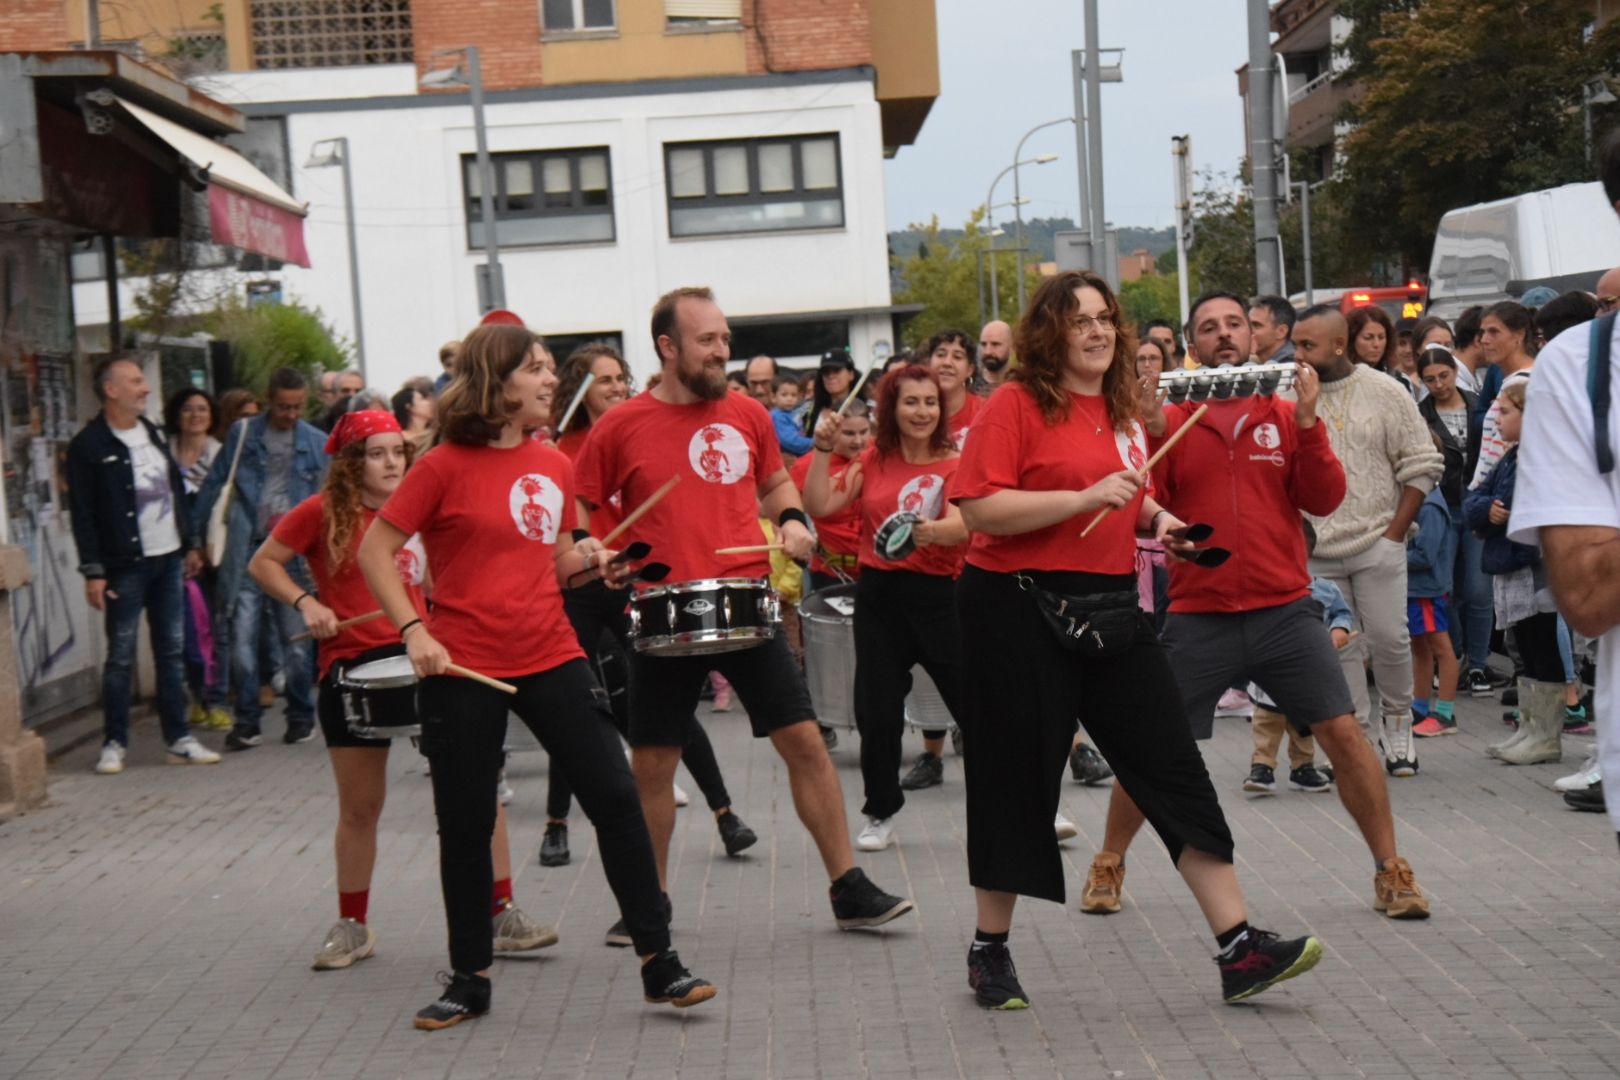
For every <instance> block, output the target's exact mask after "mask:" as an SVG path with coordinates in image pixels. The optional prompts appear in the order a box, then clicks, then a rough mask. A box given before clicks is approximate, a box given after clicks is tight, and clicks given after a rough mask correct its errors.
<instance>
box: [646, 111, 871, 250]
mask: <svg viewBox="0 0 1620 1080" xmlns="http://www.w3.org/2000/svg"><path fill="white" fill-rule="evenodd" d="M664 166H665V173H666V176H667V177H668V183H667V187H668V191H669V233H670V235H671V236H705V235H710V234H713V233H739V232H778V231H783V230H788V229H823V228H838V227H841V226H842V225H843V224H844V188H843V183H842V181H841V179H840V176H841V173H840V168H839V160H838V136H837V135H836V134H827V135H797V136H793V137H790V138H780V139H735V140H730V141H727V142H701V143H666V144H665V146H664Z"/></svg>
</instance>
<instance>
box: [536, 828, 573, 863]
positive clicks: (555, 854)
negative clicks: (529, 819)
mask: <svg viewBox="0 0 1620 1080" xmlns="http://www.w3.org/2000/svg"><path fill="white" fill-rule="evenodd" d="M540 865H541V866H567V865H568V822H566V821H548V822H546V835H545V839H543V840H541V841H540Z"/></svg>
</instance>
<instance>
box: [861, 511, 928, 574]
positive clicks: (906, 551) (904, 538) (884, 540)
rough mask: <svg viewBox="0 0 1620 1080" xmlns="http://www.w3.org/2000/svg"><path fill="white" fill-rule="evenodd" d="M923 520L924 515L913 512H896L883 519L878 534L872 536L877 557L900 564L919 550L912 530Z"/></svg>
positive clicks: (873, 548)
mask: <svg viewBox="0 0 1620 1080" xmlns="http://www.w3.org/2000/svg"><path fill="white" fill-rule="evenodd" d="M921 520H922V515H920V514H917V513H915V512H914V511H911V510H896V511H895V512H894V513H892V514H890V515H889V516H888V517H886V518H884V519H883V524H882V525H879V526H878V528H877V532H876V533H874V534H873V535H872V550H874V551H876V552H877V557H878V558H880V559H884V560H886V561H888V562H900V561H901V560H902V559H904V558H905V557H906V556H908V555H910V554H911V553H912V552H913V551H916V550H917V541H916V540H915V539H913V537H912V535H911V533H912V528H913V526H915V525H916V524H917V522H919V521H921Z"/></svg>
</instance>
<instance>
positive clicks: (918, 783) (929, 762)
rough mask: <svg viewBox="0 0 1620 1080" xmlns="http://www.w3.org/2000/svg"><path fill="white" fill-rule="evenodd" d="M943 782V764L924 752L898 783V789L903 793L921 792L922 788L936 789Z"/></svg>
mask: <svg viewBox="0 0 1620 1080" xmlns="http://www.w3.org/2000/svg"><path fill="white" fill-rule="evenodd" d="M944 782H945V763H944V762H943V761H941V760H940V759H939V758H938V757H937V756H936V755H934V754H930V753H929V752H928V751H926V750H924V751H923V752H922V753H921V754H919V755H918V756H917V761H916V764H914V765H912V766H911V771H910V772H908V773H906V775H905V778H904V779H902V780H901V781H900V787H901V789H902V790H904V791H921V790H922V789H923V788H931V787H938V786H939V785H941V784H943V783H944Z"/></svg>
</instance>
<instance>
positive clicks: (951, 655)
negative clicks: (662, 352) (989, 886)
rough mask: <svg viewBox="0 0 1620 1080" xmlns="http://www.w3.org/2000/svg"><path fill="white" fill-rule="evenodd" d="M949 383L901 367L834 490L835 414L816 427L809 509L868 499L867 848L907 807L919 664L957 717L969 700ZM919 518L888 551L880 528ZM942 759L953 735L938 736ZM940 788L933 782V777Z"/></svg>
mask: <svg viewBox="0 0 1620 1080" xmlns="http://www.w3.org/2000/svg"><path fill="white" fill-rule="evenodd" d="M943 397H944V395H943V394H941V392H940V389H939V380H938V379H936V378H935V377H934V376H933V375H932V374H931V373H930V372H929V370H928V369H927V368H925V367H922V366H921V365H919V364H912V365H910V366H909V367H903V368H900V369H899V370H898V371H896V372H894V373H893V374H892V375H890V376H889V377H888V378H886V379H884V380H883V384H882V386H881V387H880V388H879V390H878V402H877V438H876V439H875V440H874V441H873V444H872V445H871V446H869V447H867V448H866V449H865V450H864V451H862V452H861V456H860V457H859V458H857V459H856V461H855V463H854V464H853V465H851V466H850V467H849V470H848V471H847V472H846V473H844V476H843V480H844V483H843V484H842V486H841V487H835V486H834V484H833V480H832V476H831V474H830V471H829V469H828V462H829V461H830V459H831V458H832V451H833V442H834V439H835V438H836V437H837V434H838V423H837V418H836V417H834V416H828V417H824V418H823V419H822V421H821V423H820V425H818V426H817V428H816V432H815V447H814V450H813V452H812V460H811V465H810V473H809V475H808V476H807V477H806V478H805V484H804V505H805V509H806V510H808V511H809V512H810V513H811V514H812V515H817V514H820V515H823V516H825V515H828V514H836V513H838V512H839V511H841V510H843V509H844V508H845V507H847V506H850V505H851V504H858V505H859V506H860V514H861V531H860V540H859V542H858V543H857V548H856V550H857V551H858V552H859V557H860V565H861V576H860V578H859V579H858V580H857V582H856V585H855V726H856V727H857V728H858V729H859V730H860V733H861V780H862V781H863V783H864V784H865V788H866V805H865V806H863V807H862V808H861V813H863V814H865V815H866V827H865V828H863V829H862V830H861V832H860V835H859V836H857V837H856V838H855V846H856V847H857V848H859V849H861V850H862V851H882V850H883V849H884V848H886V847H888V846H889V842H890V839H891V837H892V834H893V831H894V815H895V814H897V813H899V812H900V808H901V807H902V806H904V805H905V801H906V797H905V794H904V793H903V792H902V791H901V785H900V739H901V735H902V734H903V733H904V731H905V712H906V695H907V694H908V693H910V692H911V669H912V666H913V665H916V664H921V665H922V667H923V670H924V671H926V672H928V677H929V678H931V679H933V680H934V685H935V686H937V687H938V688H939V693H940V697H941V698H943V699H944V701H945V705H946V707H947V708H948V709H950V711H951V716H952V717H955V716H956V714H957V711H958V707H959V704H960V702H959V694H958V688H959V687H960V685H961V675H960V654H959V652H958V649H959V647H960V639H959V636H958V634H957V632H956V613H955V608H954V606H953V601H952V595H953V593H954V591H955V587H956V575H957V574H958V573H959V572H960V571H961V569H962V552H963V548H964V545H965V544H966V543H967V527H966V526H965V525H963V524H962V514H961V511H959V510H957V508H956V507H955V506H954V505H952V504H951V503H950V501H949V500H948V499H947V498H946V493H947V491H948V490H949V488H950V484H951V478H952V476H953V475H954V474H955V472H956V466H957V463H958V461H959V460H960V458H959V457H958V456H957V453H956V450H955V448H953V447H952V446H951V442H950V438H949V436H948V435H947V434H946V431H945V411H944V408H943V407H942V405H941V402H942V400H943ZM901 512H906V513H910V514H913V515H916V517H917V519H918V520H916V522H915V523H914V524H913V525H912V526H911V542H912V544H913V545H914V549H913V550H911V551H910V552H909V553H908V554H905V555H904V556H903V557H901V558H894V557H892V556H891V555H887V554H884V555H880V554H879V545H880V544H882V543H884V542H885V541H886V540H887V534H885V533H883V532H882V529H883V527H884V525H885V523H887V522H888V521H889V519H890V518H891V517H893V516H894V515H895V514H898V513H901ZM930 734H932V735H933V736H934V738H933V744H932V745H931V746H930V748H929V749H928V751H927V753H929V754H931V755H932V757H933V759H934V760H935V761H938V760H939V755H940V752H941V751H942V750H943V749H944V739H945V734H944V732H938V733H937V734H936V733H930ZM929 786H932V785H929Z"/></svg>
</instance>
